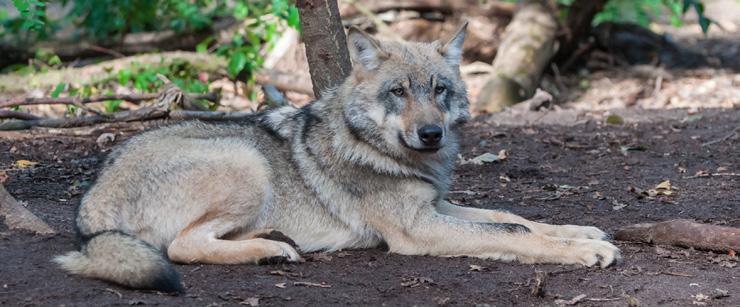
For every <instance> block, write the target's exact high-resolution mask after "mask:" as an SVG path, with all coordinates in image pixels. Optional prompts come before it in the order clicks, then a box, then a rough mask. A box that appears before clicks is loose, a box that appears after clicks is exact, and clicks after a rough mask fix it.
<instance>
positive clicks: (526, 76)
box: [475, 1, 557, 113]
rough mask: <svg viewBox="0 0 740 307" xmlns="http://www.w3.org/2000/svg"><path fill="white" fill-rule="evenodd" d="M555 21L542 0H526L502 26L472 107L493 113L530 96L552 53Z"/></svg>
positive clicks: (553, 49) (555, 27)
mask: <svg viewBox="0 0 740 307" xmlns="http://www.w3.org/2000/svg"><path fill="white" fill-rule="evenodd" d="M556 30H557V21H556V20H555V16H553V14H552V10H551V9H550V8H549V7H548V6H547V5H546V4H545V3H544V1H526V2H525V3H524V4H523V6H522V8H521V9H519V10H518V11H517V12H516V13H515V14H514V18H513V19H512V20H511V23H509V25H508V26H507V27H506V30H505V31H504V34H503V40H502V42H501V45H500V46H499V48H498V51H497V53H496V58H495V59H494V60H493V68H492V70H493V73H492V75H491V78H490V79H489V80H488V81H487V82H486V84H485V85H484V86H483V89H482V90H481V92H480V94H479V96H478V101H477V102H476V105H475V106H476V109H477V110H478V111H480V112H485V113H495V112H499V111H501V110H503V109H504V108H506V107H508V106H511V105H514V104H515V103H518V102H520V101H523V100H525V99H527V98H529V97H531V96H532V95H533V94H534V93H535V90H536V89H537V86H538V84H539V80H540V77H541V75H542V72H543V71H544V69H545V67H547V65H548V64H549V63H550V59H551V58H552V57H553V55H554V53H555V34H556Z"/></svg>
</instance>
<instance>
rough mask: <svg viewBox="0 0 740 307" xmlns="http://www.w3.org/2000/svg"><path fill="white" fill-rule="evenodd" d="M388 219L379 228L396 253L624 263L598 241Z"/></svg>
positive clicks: (434, 220) (425, 211) (424, 214)
mask: <svg viewBox="0 0 740 307" xmlns="http://www.w3.org/2000/svg"><path fill="white" fill-rule="evenodd" d="M389 220H395V219H393V218H392V217H389V218H387V219H386V223H384V225H382V226H381V227H379V230H380V232H381V233H382V236H383V238H384V239H385V240H386V242H387V243H388V246H389V248H390V250H391V251H392V252H396V253H400V254H406V255H434V256H471V257H478V258H489V259H500V260H505V261H511V260H518V261H519V262H522V263H559V264H582V265H585V266H593V265H596V264H599V265H601V267H607V266H610V265H612V264H614V263H615V262H617V261H618V260H619V259H620V253H619V249H618V248H617V247H616V246H614V245H612V244H611V243H609V242H606V241H601V240H592V239H569V238H556V237H552V236H547V235H543V234H540V233H536V232H533V231H531V230H530V229H529V228H527V227H526V226H523V225H520V224H510V223H481V222H472V221H468V220H463V219H459V218H456V217H452V216H449V215H444V214H440V213H438V212H436V211H435V209H434V208H433V207H431V206H425V207H422V208H419V211H418V212H417V214H416V215H415V216H414V218H413V219H410V220H403V219H398V220H395V221H396V222H397V223H389V222H390V221H389Z"/></svg>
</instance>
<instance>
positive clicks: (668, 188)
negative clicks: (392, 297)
mask: <svg viewBox="0 0 740 307" xmlns="http://www.w3.org/2000/svg"><path fill="white" fill-rule="evenodd" d="M629 191H630V192H632V193H635V194H637V197H638V198H643V197H647V198H655V197H657V196H671V195H673V194H674V193H675V192H676V191H678V188H676V187H674V186H673V185H672V184H671V181H670V180H665V181H663V182H661V183H659V184H658V185H656V186H655V187H654V188H652V189H647V190H642V189H640V188H637V187H633V186H630V187H629Z"/></svg>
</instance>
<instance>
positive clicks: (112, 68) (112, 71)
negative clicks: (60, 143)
mask: <svg viewBox="0 0 740 307" xmlns="http://www.w3.org/2000/svg"><path fill="white" fill-rule="evenodd" d="M176 61H183V62H187V63H188V65H192V66H193V67H194V68H196V69H198V70H200V71H209V72H211V71H219V70H221V69H223V68H224V67H226V59H224V58H223V57H219V56H216V55H212V54H205V53H196V52H188V51H173V52H162V53H150V54H141V55H135V56H130V57H125V58H120V59H115V60H110V61H104V62H101V63H98V64H93V65H88V66H83V67H74V68H63V69H59V70H50V71H47V72H44V73H37V74H28V75H23V74H17V73H12V74H3V75H0V92H2V93H3V94H10V93H24V92H26V91H27V90H28V89H30V88H41V89H50V88H53V87H54V86H56V85H57V84H59V83H62V82H67V83H73V84H76V85H87V84H92V83H96V82H101V81H104V80H109V79H111V78H113V77H114V76H116V73H117V72H118V71H119V70H121V69H125V68H129V67H131V65H132V64H133V63H138V64H140V65H150V66H152V67H162V66H168V65H171V64H172V63H174V62H176Z"/></svg>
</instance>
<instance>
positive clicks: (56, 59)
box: [46, 54, 62, 66]
mask: <svg viewBox="0 0 740 307" xmlns="http://www.w3.org/2000/svg"><path fill="white" fill-rule="evenodd" d="M46 63H47V64H49V65H51V66H54V65H60V64H62V59H60V58H59V56H58V55H56V54H55V55H53V56H51V58H49V61H48V62H46Z"/></svg>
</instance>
